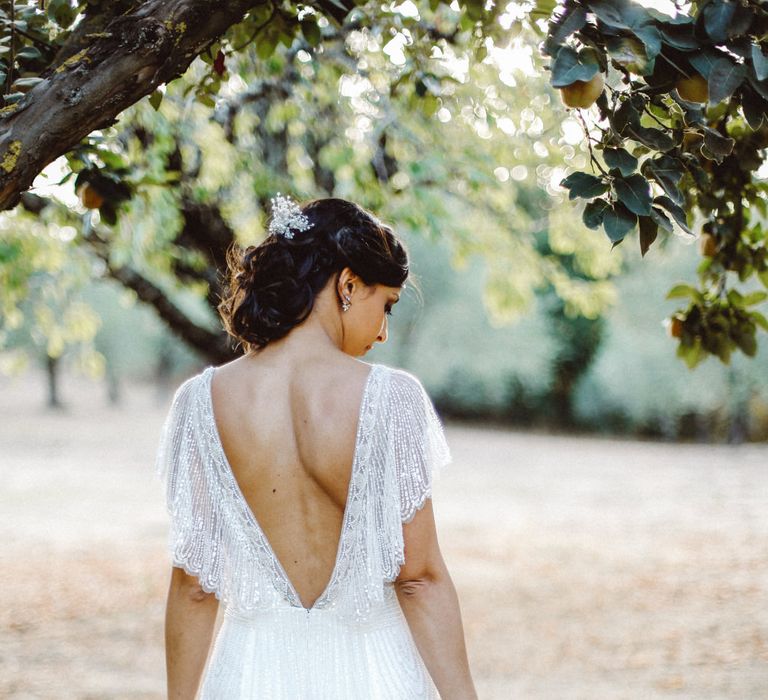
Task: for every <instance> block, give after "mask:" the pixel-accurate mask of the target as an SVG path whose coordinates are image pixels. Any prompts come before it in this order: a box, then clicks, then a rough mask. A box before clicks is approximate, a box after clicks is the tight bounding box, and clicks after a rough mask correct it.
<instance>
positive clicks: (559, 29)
mask: <svg viewBox="0 0 768 700" xmlns="http://www.w3.org/2000/svg"><path fill="white" fill-rule="evenodd" d="M586 23H587V11H586V10H585V9H584V8H583V7H573V8H568V9H566V10H565V11H563V12H561V13H560V14H559V15H557V16H556V17H555V19H554V20H553V21H552V22H550V25H549V38H550V39H552V41H554V42H555V43H557V44H562V43H563V42H564V41H565V40H566V39H567V38H568V37H569V36H570V35H571V34H573V33H574V32H577V31H579V29H581V28H582V27H583V26H584V25H585V24H586Z"/></svg>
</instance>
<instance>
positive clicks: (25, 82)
mask: <svg viewBox="0 0 768 700" xmlns="http://www.w3.org/2000/svg"><path fill="white" fill-rule="evenodd" d="M43 80H44V78H39V77H37V76H34V77H30V78H19V79H18V80H14V81H13V85H12V87H13V88H17V89H18V88H26V89H29V88H33V87H35V85H37V84H38V83H42V82H43Z"/></svg>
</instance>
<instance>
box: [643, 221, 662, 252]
mask: <svg viewBox="0 0 768 700" xmlns="http://www.w3.org/2000/svg"><path fill="white" fill-rule="evenodd" d="M638 224H639V225H640V255H641V256H642V257H645V254H646V253H647V252H648V249H649V248H650V247H651V244H652V243H653V242H654V241H655V240H656V236H657V235H658V232H659V225H658V224H657V223H656V222H655V221H654V220H653V219H652V218H651V217H649V216H641V217H640V218H639V219H638Z"/></svg>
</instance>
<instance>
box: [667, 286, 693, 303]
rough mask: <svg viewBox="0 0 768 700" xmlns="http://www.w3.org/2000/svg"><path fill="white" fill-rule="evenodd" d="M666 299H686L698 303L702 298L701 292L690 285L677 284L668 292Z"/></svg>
mask: <svg viewBox="0 0 768 700" xmlns="http://www.w3.org/2000/svg"><path fill="white" fill-rule="evenodd" d="M665 298H666V299H686V298H690V299H693V300H694V301H697V300H699V299H700V298H701V292H700V291H699V290H698V289H696V287H691V285H690V284H676V285H675V286H674V287H672V289H670V290H669V291H668V292H667V296H666V297H665Z"/></svg>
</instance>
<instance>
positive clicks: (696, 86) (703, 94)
mask: <svg viewBox="0 0 768 700" xmlns="http://www.w3.org/2000/svg"><path fill="white" fill-rule="evenodd" d="M675 87H676V88H677V94H678V95H680V99H682V100H685V101H686V102H701V103H704V102H706V101H707V96H708V94H709V90H708V87H707V81H706V80H705V79H704V78H702V77H701V76H700V75H694V76H692V77H690V78H680V80H678V81H677V82H676V83H675Z"/></svg>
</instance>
